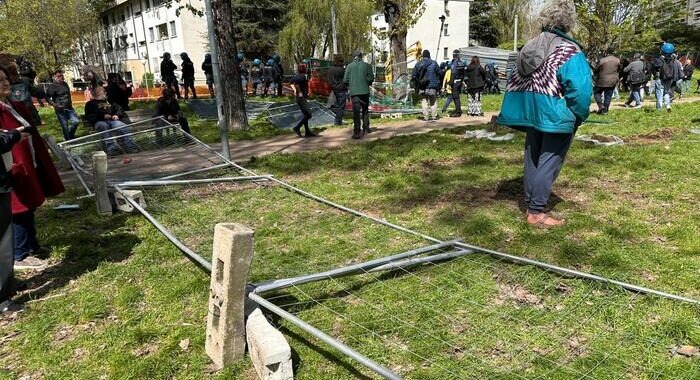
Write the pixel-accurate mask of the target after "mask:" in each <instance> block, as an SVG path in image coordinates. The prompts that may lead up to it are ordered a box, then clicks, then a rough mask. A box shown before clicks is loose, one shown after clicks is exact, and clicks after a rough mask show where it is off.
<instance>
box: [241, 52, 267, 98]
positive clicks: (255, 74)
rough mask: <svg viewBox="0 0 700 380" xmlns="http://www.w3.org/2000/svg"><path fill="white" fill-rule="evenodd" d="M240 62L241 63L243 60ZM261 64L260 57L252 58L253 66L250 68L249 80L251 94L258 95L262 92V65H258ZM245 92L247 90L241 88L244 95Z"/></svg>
mask: <svg viewBox="0 0 700 380" xmlns="http://www.w3.org/2000/svg"><path fill="white" fill-rule="evenodd" d="M241 64H243V62H242V63H241ZM261 64H262V61H260V59H258V58H255V59H254V60H253V66H252V67H251V68H250V82H251V84H252V86H253V96H258V94H262V87H261V84H262V76H263V70H262V67H260V65H261ZM242 73H243V71H241V75H243V74H242ZM242 80H243V78H242V77H241V81H242ZM241 84H242V82H241ZM258 91H259V92H258ZM247 92H248V90H247V89H244V90H243V94H244V95H245V94H246V93H247Z"/></svg>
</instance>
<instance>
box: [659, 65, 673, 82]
mask: <svg viewBox="0 0 700 380" xmlns="http://www.w3.org/2000/svg"><path fill="white" fill-rule="evenodd" d="M675 64H676V61H674V60H670V61H664V65H663V66H661V73H660V74H661V79H662V80H672V79H674V78H675V74H674V71H675V68H674V67H673V66H674V65H675Z"/></svg>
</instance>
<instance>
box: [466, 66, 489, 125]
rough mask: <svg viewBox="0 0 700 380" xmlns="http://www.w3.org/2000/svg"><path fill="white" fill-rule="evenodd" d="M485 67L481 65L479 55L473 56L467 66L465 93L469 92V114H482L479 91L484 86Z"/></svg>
mask: <svg viewBox="0 0 700 380" xmlns="http://www.w3.org/2000/svg"><path fill="white" fill-rule="evenodd" d="M486 75H487V73H486V69H484V68H483V67H481V62H480V61H479V57H477V56H473V57H472V61H471V62H470V63H469V66H467V93H469V108H468V110H467V111H468V112H467V113H468V114H469V116H484V113H483V112H482V111H481V93H482V92H483V91H484V87H485V86H486Z"/></svg>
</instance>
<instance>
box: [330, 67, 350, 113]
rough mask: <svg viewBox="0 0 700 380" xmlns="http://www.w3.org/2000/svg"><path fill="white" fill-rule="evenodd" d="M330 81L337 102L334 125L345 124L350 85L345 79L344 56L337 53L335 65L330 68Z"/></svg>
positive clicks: (334, 109)
mask: <svg viewBox="0 0 700 380" xmlns="http://www.w3.org/2000/svg"><path fill="white" fill-rule="evenodd" d="M327 75H328V77H327V78H326V79H327V80H328V83H330V85H331V88H332V89H333V96H334V97H335V104H334V105H333V107H332V108H333V112H334V113H335V121H334V122H333V125H343V112H344V111H345V103H346V102H347V99H348V86H347V85H346V84H345V82H344V81H343V79H344V77H345V67H343V56H342V55H340V54H336V55H334V56H333V66H331V68H330V69H328V74H327Z"/></svg>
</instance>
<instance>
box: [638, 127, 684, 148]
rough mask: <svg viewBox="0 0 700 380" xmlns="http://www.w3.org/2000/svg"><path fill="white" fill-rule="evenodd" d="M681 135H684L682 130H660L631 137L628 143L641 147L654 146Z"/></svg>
mask: <svg viewBox="0 0 700 380" xmlns="http://www.w3.org/2000/svg"><path fill="white" fill-rule="evenodd" d="M682 133H684V131H682V130H677V129H673V128H660V129H655V130H654V131H652V132H649V133H646V134H643V135H636V136H632V137H631V138H630V140H629V141H630V142H631V143H635V144H642V145H648V144H656V143H660V142H667V141H668V140H670V139H671V138H673V136H675V135H678V134H682Z"/></svg>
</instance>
